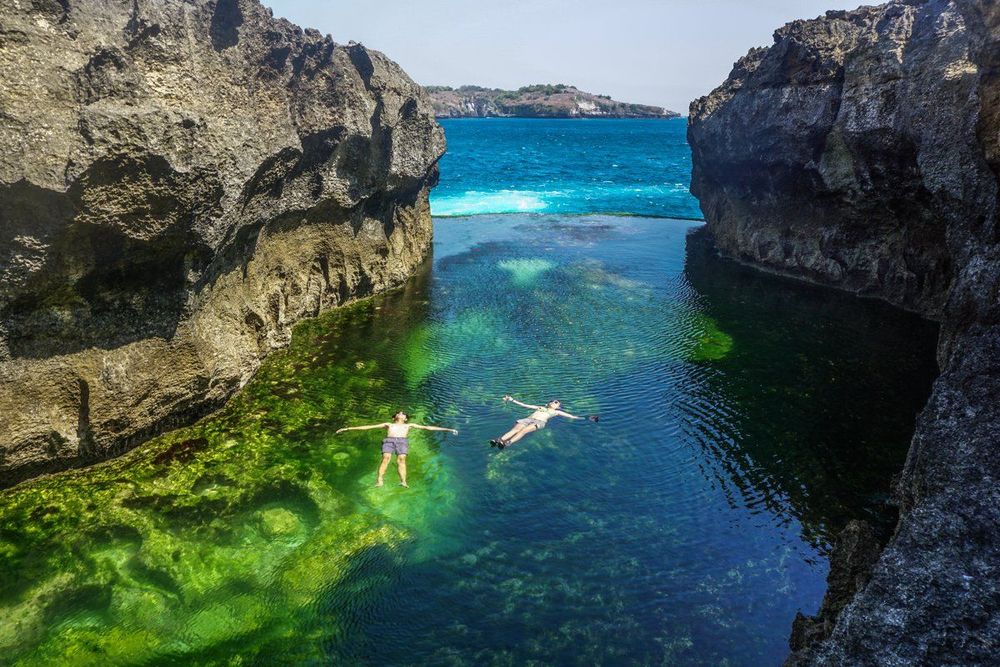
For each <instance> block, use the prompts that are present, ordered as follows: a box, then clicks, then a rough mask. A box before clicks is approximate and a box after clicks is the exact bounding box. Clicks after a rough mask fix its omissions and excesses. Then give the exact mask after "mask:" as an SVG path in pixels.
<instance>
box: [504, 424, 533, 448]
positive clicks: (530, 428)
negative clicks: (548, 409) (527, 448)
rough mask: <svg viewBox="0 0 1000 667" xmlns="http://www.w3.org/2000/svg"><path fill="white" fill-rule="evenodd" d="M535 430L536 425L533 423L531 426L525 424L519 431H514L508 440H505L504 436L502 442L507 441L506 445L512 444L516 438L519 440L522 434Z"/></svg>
mask: <svg viewBox="0 0 1000 667" xmlns="http://www.w3.org/2000/svg"><path fill="white" fill-rule="evenodd" d="M537 430H538V427H537V426H534V425H532V426H526V427H524V428H522V429H521V430H520V431H518V432H517V433H515V434H514V435H513V436H512V437H511V439H510V440H507V439H506V438H504V442H505V443H507V445H513V444H514V443H515V442H517V441H518V440H520V439H521V438H523V437H524V436H526V435H528V434H529V433H533V432H534V431H537Z"/></svg>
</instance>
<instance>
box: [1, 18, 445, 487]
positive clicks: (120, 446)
mask: <svg viewBox="0 0 1000 667" xmlns="http://www.w3.org/2000/svg"><path fill="white" fill-rule="evenodd" d="M0 81H2V82H3V84H2V85H0V146H2V148H3V150H2V151H0V414H2V415H3V419H0V485H4V484H9V483H11V482H15V481H17V480H19V479H23V478H25V477H28V476H31V475H34V474H38V473H41V472H46V471H51V470H56V469H60V468H65V467H70V466H75V465H81V464H85V463H88V462H91V461H95V460H100V459H103V458H107V457H109V456H113V455H115V454H117V453H120V452H122V451H124V450H126V449H128V448H130V447H132V446H134V445H135V444H137V443H139V442H141V441H142V440H144V439H146V438H148V437H150V436H151V435H153V434H155V433H157V432H160V431H162V430H164V429H167V428H169V427H172V426H176V425H180V424H182V423H186V422H190V421H191V420H193V419H194V418H196V417H197V416H198V415H201V414H203V413H204V412H206V411H208V410H210V409H211V408H213V407H215V406H218V405H219V404H220V403H221V402H222V401H224V400H225V399H226V398H227V397H228V396H229V395H231V394H232V393H233V391H235V390H236V389H237V388H239V387H240V386H242V385H243V384H245V383H246V382H247V380H248V379H249V378H250V377H251V375H252V374H253V373H254V371H255V370H256V368H257V367H258V364H259V362H260V360H261V358H262V357H263V356H265V355H266V354H267V353H268V352H269V351H270V350H272V349H275V348H278V347H281V346H283V345H285V344H287V342H288V340H289V335H290V327H291V325H292V324H293V323H295V322H296V321H298V320H300V319H302V318H304V317H310V316H314V315H316V314H318V313H319V312H321V311H323V310H325V309H327V308H330V307H333V306H337V305H340V304H343V303H345V302H348V301H350V300H352V299H354V298H357V297H361V296H366V295H369V294H372V293H374V292H377V291H381V290H385V289H387V288H390V287H393V286H396V285H399V284H400V283H402V282H403V281H404V280H405V279H406V278H407V277H408V276H409V275H410V274H411V272H412V271H413V269H414V268H415V267H416V266H417V265H418V264H419V263H420V262H422V260H423V259H424V257H425V255H426V252H427V250H428V248H429V246H430V240H431V221H430V211H429V207H428V202H427V195H428V191H429V189H430V188H431V187H432V186H433V185H434V184H435V182H436V179H437V166H436V165H437V160H438V159H439V157H440V156H441V154H442V153H443V150H444V136H443V133H442V131H441V129H440V127H439V126H437V124H436V123H435V122H434V113H433V109H432V107H431V104H430V101H429V100H428V98H427V96H426V94H425V93H424V92H423V91H422V90H421V88H420V87H419V86H417V85H416V84H414V83H413V82H412V81H411V80H410V79H409V78H408V77H407V76H406V75H405V73H403V71H402V70H401V69H400V68H399V67H398V66H397V65H396V64H395V63H393V62H391V61H390V60H388V59H387V58H386V57H385V56H383V55H382V54H380V53H378V52H375V51H370V50H368V49H366V48H364V47H363V46H361V45H355V44H352V45H349V46H341V45H338V44H335V43H334V42H333V41H331V40H330V38H329V37H323V36H322V35H320V34H319V33H318V32H316V31H314V30H305V31H303V30H301V29H300V28H298V27H296V26H294V25H292V24H291V23H289V22H287V21H284V20H277V19H274V18H273V17H272V15H271V13H270V11H269V10H267V9H265V8H264V7H263V6H261V5H260V3H259V2H257V0H217V1H216V0H195V1H192V0H111V1H109V2H101V3H95V2H85V1H83V0H61V1H60V2H13V3H10V2H6V3H3V5H2V6H0Z"/></svg>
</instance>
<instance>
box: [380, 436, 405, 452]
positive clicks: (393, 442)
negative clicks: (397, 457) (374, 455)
mask: <svg viewBox="0 0 1000 667" xmlns="http://www.w3.org/2000/svg"><path fill="white" fill-rule="evenodd" d="M409 451H410V443H409V441H408V440H407V439H406V438H386V439H385V440H383V441H382V453H383V454H406V453H408V452H409Z"/></svg>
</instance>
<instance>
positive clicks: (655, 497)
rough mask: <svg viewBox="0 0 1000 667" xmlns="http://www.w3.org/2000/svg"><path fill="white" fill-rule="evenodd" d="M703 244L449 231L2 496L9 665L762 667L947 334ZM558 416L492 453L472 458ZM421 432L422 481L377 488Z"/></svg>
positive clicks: (0, 569)
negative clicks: (73, 465)
mask: <svg viewBox="0 0 1000 667" xmlns="http://www.w3.org/2000/svg"><path fill="white" fill-rule="evenodd" d="M699 230H700V226H699V225H698V224H697V223H690V222H682V221H674V220H662V219H661V220H651V219H644V218H630V217H600V216H582V217H580V216H578V217H561V216H479V217H475V218H466V219H452V220H439V221H438V224H437V229H436V243H435V254H434V259H433V262H432V263H431V262H429V263H428V264H427V266H426V267H425V269H424V270H423V272H422V273H421V274H420V275H419V276H417V277H416V278H415V279H413V280H412V281H411V282H410V283H409V284H408V285H407V286H406V287H405V289H402V290H400V291H397V292H395V293H392V294H390V295H387V296H384V297H380V298H376V299H371V300H368V301H365V302H362V303H359V304H357V305H355V306H353V307H350V308H347V309H345V310H342V311H339V312H333V313H330V314H328V315H325V316H323V317H321V318H319V319H316V320H313V321H309V322H305V323H303V324H301V325H300V326H299V327H298V328H297V329H296V331H295V336H294V339H293V342H292V346H291V348H290V349H289V350H288V351H287V352H282V353H278V354H275V355H273V356H272V357H271V358H270V359H268V360H267V361H266V362H265V364H264V366H263V368H262V369H261V371H260V372H259V374H258V375H257V376H256V378H255V379H254V380H253V381H252V382H251V383H250V384H249V385H248V386H247V387H246V388H245V389H244V390H243V391H242V392H241V393H240V394H239V395H237V397H236V398H234V399H233V400H232V401H231V402H230V403H229V404H228V405H227V406H226V407H225V408H224V409H223V410H221V411H220V412H219V413H217V414H215V415H213V416H211V417H209V418H207V419H205V420H203V421H202V422H200V423H199V424H197V425H195V426H193V427H191V428H186V429H182V430H180V431H177V432H174V433H171V434H169V435H167V436H164V437H161V438H159V439H157V440H156V441H154V442H153V443H151V444H149V445H146V446H143V447H141V448H139V449H138V450H136V451H134V452H132V453H131V454H128V455H126V456H124V457H122V458H120V459H118V460H116V461H113V462H110V463H107V464H104V465H100V466H97V467H94V468H91V469H87V470H81V471H76V472H71V473H67V474H61V475H57V476H54V477H50V478H46V479H41V480H37V481H35V482H32V483H29V484H24V485H21V486H20V487H16V488H14V489H10V490H8V491H6V492H4V493H3V494H0V619H2V622H0V663H2V664H18V665H20V664H24V665H33V664H52V663H56V662H58V663H72V664H78V665H86V664H94V665H97V664H100V665H106V664H112V663H116V664H121V663H128V664H142V663H150V662H161V661H166V662H170V661H171V660H176V661H177V662H179V663H180V662H187V661H195V662H198V663H211V662H216V661H218V662H230V661H231V660H232V659H233V658H232V656H233V655H238V656H239V657H240V661H241V662H242V663H254V662H260V663H263V664H274V663H290V662H295V663H302V662H305V663H313V664H349V663H358V662H362V663H368V664H470V665H483V664H524V663H526V662H527V661H530V660H535V661H540V662H543V663H559V664H588V665H589V664H652V663H656V664H660V663H663V664H684V665H692V664H712V665H717V664H730V665H760V664H776V663H777V662H779V661H780V660H781V659H782V658H783V657H784V655H785V654H786V653H787V648H786V646H787V644H786V642H787V637H788V633H789V628H790V624H791V620H792V618H793V616H794V614H795V612H796V610H799V609H801V610H803V611H804V612H807V613H808V612H813V611H815V609H816V607H817V606H818V604H819V601H820V599H821V597H822V595H823V591H824V588H825V582H824V577H825V575H826V554H827V552H828V548H829V545H830V540H831V537H832V536H833V535H834V534H835V532H836V531H837V530H838V529H839V528H841V527H843V525H844V524H845V523H846V521H847V520H849V519H850V518H855V517H857V518H867V519H869V520H871V521H873V522H875V523H876V524H879V525H881V526H883V527H888V526H891V513H890V511H889V508H888V506H887V500H888V490H889V485H890V479H891V477H892V475H893V474H894V473H896V472H897V471H898V470H899V469H900V467H901V465H902V461H903V458H904V456H905V453H906V449H907V445H908V441H909V437H910V435H911V433H912V430H913V422H914V417H915V415H916V413H917V411H918V410H919V409H920V408H921V406H922V404H923V402H924V400H925V399H926V397H927V394H928V392H929V387H930V383H931V380H932V379H933V377H934V375H935V367H934V343H935V335H936V327H935V326H934V325H932V324H930V323H928V322H926V321H923V320H921V319H919V318H917V317H915V316H912V315H909V314H905V313H902V312H900V311H897V310H894V309H892V308H889V307H887V306H885V305H883V304H881V303H878V302H874V301H868V300H860V299H857V298H855V297H852V296H849V295H845V294H840V293H836V292H833V291H829V290H823V289H819V288H813V287H809V286H804V285H800V284H795V283H791V282H787V281H784V280H781V279H777V278H773V277H770V276H766V275H762V274H759V273H756V272H754V271H751V270H749V269H746V268H743V267H741V266H739V265H736V264H734V263H731V262H726V261H722V260H719V259H717V258H716V257H714V256H713V255H712V253H711V252H710V251H709V250H708V249H707V246H706V244H705V242H704V239H703V238H702V237H701V236H702V235H701V232H700V231H699ZM508 392H509V393H512V394H514V395H515V396H516V397H517V398H520V399H521V400H525V401H527V402H539V401H544V400H547V399H549V398H560V399H562V400H563V402H564V404H565V408H566V409H567V410H569V411H571V412H575V413H578V414H588V413H599V414H600V415H601V421H600V423H598V424H593V423H589V422H585V423H580V422H568V421H566V420H555V422H554V423H553V425H552V426H551V427H550V428H548V429H546V430H544V431H541V432H539V433H537V434H534V435H531V436H529V437H528V438H526V439H525V440H523V441H522V442H520V443H518V444H517V445H515V446H513V447H511V448H510V449H508V450H507V451H504V452H502V453H498V452H497V450H495V449H491V448H490V447H489V445H488V444H487V441H488V439H489V438H491V437H493V436H495V435H497V434H499V433H502V432H503V431H504V430H506V429H507V428H508V427H509V426H510V424H511V423H512V422H513V421H514V419H516V418H519V417H522V416H525V415H526V412H525V411H523V410H521V409H517V408H512V407H504V404H503V403H502V402H501V401H500V397H501V396H502V395H503V394H504V393H508ZM398 408H403V409H407V410H408V411H410V413H411V415H412V418H413V420H415V421H419V422H424V423H433V424H438V425H442V426H453V427H455V428H458V429H459V430H460V435H459V436H458V437H454V436H447V437H442V436H439V435H437V434H433V435H432V434H425V433H416V434H415V435H414V436H413V439H412V440H413V446H412V448H411V456H410V465H409V467H410V484H411V487H412V488H410V489H409V490H404V489H401V488H400V487H398V486H396V481H397V480H396V475H395V470H394V468H390V472H389V474H388V475H387V478H386V481H387V485H386V487H385V488H382V489H376V488H373V486H372V484H373V482H374V478H375V474H374V473H375V466H376V464H377V460H378V458H379V453H378V452H379V441H380V438H381V433H380V432H367V433H364V432H362V433H350V434H344V435H340V436H334V431H335V430H336V429H337V428H338V427H340V426H344V425H347V424H359V423H374V422H381V421H384V420H387V419H388V418H389V417H390V415H391V413H393V412H394V411H395V410H396V409H398Z"/></svg>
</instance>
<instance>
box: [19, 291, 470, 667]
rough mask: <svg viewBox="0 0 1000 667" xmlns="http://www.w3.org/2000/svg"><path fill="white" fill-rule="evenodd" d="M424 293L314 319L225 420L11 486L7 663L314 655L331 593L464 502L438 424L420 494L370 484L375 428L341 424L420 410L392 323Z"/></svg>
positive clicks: (415, 467) (416, 446)
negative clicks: (441, 452)
mask: <svg viewBox="0 0 1000 667" xmlns="http://www.w3.org/2000/svg"><path fill="white" fill-rule="evenodd" d="M419 289H420V286H419V285H416V286H414V285H411V286H410V287H409V288H408V291H405V292H399V293H396V294H393V295H390V296H388V297H385V298H380V299H374V300H370V301H366V302H364V303H360V304H357V305H355V306H353V307H350V308H348V309H345V310H343V311H340V312H336V313H331V314H330V315H328V316H324V317H322V318H320V319H317V320H313V321H309V322H306V323H303V324H301V325H300V326H299V327H298V328H297V329H296V333H295V337H294V340H293V342H292V345H291V347H290V348H289V350H288V351H287V352H285V353H281V354H277V355H275V356H273V357H272V358H270V359H269V360H268V361H267V362H266V363H265V364H264V365H263V367H262V368H261V369H260V371H259V373H258V374H257V376H256V377H255V378H254V380H253V381H252V382H251V383H250V384H249V385H248V386H247V387H246V388H244V390H243V391H242V392H241V393H240V394H239V395H238V396H237V397H236V398H235V399H234V400H232V401H231V402H230V403H229V404H228V405H227V406H226V407H225V408H224V409H223V410H222V411H221V412H219V413H218V414H217V415H215V416H212V417H210V418H207V419H205V420H203V421H202V422H200V423H198V424H196V425H194V426H192V427H190V428H185V429H182V430H180V431H177V432H174V433H171V434H169V435H167V436H164V437H161V438H158V439H157V440H155V441H153V442H152V443H150V444H148V445H147V446H145V447H143V448H142V449H141V450H138V451H135V452H132V453H130V454H128V455H126V456H125V457H123V458H121V459H118V460H116V461H113V462H111V463H107V464H104V465H101V466H98V467H96V468H92V469H89V470H82V471H75V472H70V473H66V474H61V475H57V476H54V477H50V478H46V479H40V480H37V481H35V482H33V483H30V484H26V485H22V486H20V487H16V488H14V489H12V490H9V491H7V492H5V493H4V494H3V495H2V496H0V498H2V504H0V526H3V528H2V531H0V617H2V618H3V619H4V623H2V624H0V656H2V657H0V663H3V664H52V663H66V662H71V663H73V664H107V663H109V662H112V663H115V662H122V661H125V662H129V663H142V662H145V661H148V660H151V659H166V658H184V657H188V658H190V657H197V658H198V659H199V660H212V659H214V658H222V657H225V656H228V655H231V654H232V653H233V648H234V642H238V643H239V644H238V645H239V652H240V654H241V655H242V656H243V657H244V658H247V657H252V656H253V655H255V654H257V653H258V652H260V651H264V652H265V653H266V654H272V653H273V652H274V651H275V650H277V651H279V652H281V653H282V654H283V655H286V656H291V655H298V656H299V657H300V658H302V659H307V658H310V657H312V658H315V657H318V656H312V655H308V654H306V655H300V654H301V652H302V651H307V652H308V651H314V650H318V649H317V648H316V647H318V646H319V642H315V641H314V642H309V641H303V638H304V637H308V636H311V635H312V634H314V633H315V632H318V630H316V628H318V627H320V625H322V633H323V635H324V636H330V635H331V634H333V635H336V634H337V630H336V628H337V619H336V618H329V617H323V618H318V617H317V614H316V610H315V607H316V605H317V603H318V600H319V599H320V598H321V597H322V596H323V595H324V593H325V592H326V591H328V590H329V589H330V588H331V586H333V585H334V584H335V583H336V582H337V581H338V580H339V579H340V578H341V576H342V575H343V574H344V573H346V572H348V571H350V569H351V568H352V563H353V562H354V561H356V560H359V559H360V560H365V559H370V558H393V555H392V554H393V552H394V550H396V549H397V548H398V547H399V546H400V545H401V544H403V543H404V542H406V540H407V539H408V538H409V537H410V536H411V535H412V533H413V530H414V528H417V529H419V528H420V525H421V524H422V523H423V522H426V521H432V520H434V518H435V517H436V516H440V515H441V513H443V512H447V511H448V508H449V505H450V503H451V501H452V496H451V495H450V491H449V485H448V484H447V481H446V479H445V471H444V469H443V468H441V467H440V466H435V465H434V464H433V463H432V459H433V458H434V454H433V448H434V445H433V444H432V439H431V438H430V437H428V436H424V435H423V434H420V433H415V434H414V436H413V438H412V446H413V450H414V454H415V456H413V457H411V460H412V463H411V465H410V475H411V476H412V478H413V480H414V481H415V482H416V483H417V484H419V485H420V487H421V489H420V493H419V494H413V493H405V492H403V491H402V490H397V489H395V488H385V489H379V490H378V491H377V492H373V491H372V490H370V485H371V482H372V472H373V470H374V465H375V461H376V460H377V453H376V451H377V450H376V446H377V445H376V443H377V439H376V438H374V437H373V436H372V434H368V435H367V436H364V435H354V434H351V435H343V436H338V437H336V438H334V430H335V429H336V428H337V427H338V426H341V425H343V424H344V423H357V421H358V420H359V419H361V420H372V419H375V420H377V419H380V418H382V416H383V415H388V414H391V413H392V412H393V411H394V410H395V409H397V408H398V407H399V406H400V405H406V406H407V408H408V409H409V410H410V411H411V413H412V414H413V416H414V418H415V419H418V418H420V417H421V413H422V411H423V410H422V408H421V406H420V405H419V404H418V403H415V402H414V401H413V400H412V399H411V397H409V396H407V395H406V393H405V387H406V385H405V383H404V382H401V381H400V380H401V379H402V378H401V375H400V371H399V369H397V368H395V367H392V366H390V365H387V364H386V363H385V361H384V360H385V359H389V358H390V355H389V354H387V353H386V348H387V346H389V345H390V344H391V342H392V340H393V334H385V335H380V334H379V333H378V332H379V331H381V330H384V329H385V327H380V326H379V321H380V320H382V319H385V318H386V317H391V318H392V323H393V326H394V327H396V328H397V329H398V327H399V326H400V324H401V322H405V320H406V316H404V317H402V318H401V317H399V316H398V315H399V312H400V311H403V312H413V313H414V314H416V313H417V312H418V311H419V310H420V309H419V308H414V307H412V302H413V297H414V292H415V291H419ZM347 330H349V331H351V335H350V336H345V335H342V333H343V332H344V331H347ZM359 331H362V332H364V331H368V332H370V335H367V336H366V335H362V336H358V335H357V333H358V332H359ZM307 647H309V648H307Z"/></svg>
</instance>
